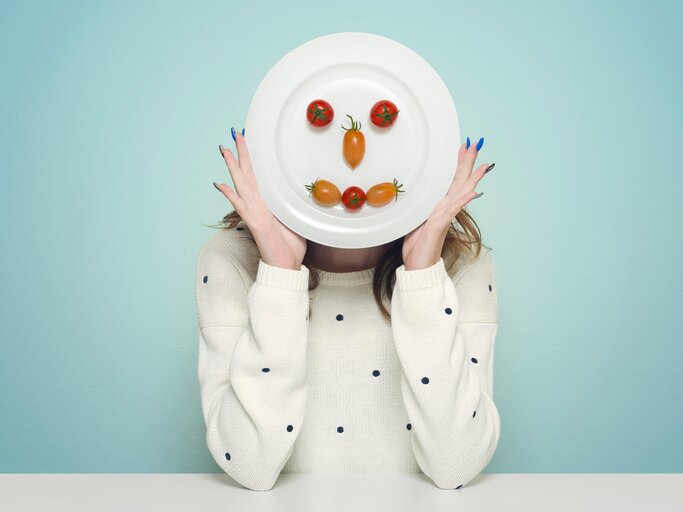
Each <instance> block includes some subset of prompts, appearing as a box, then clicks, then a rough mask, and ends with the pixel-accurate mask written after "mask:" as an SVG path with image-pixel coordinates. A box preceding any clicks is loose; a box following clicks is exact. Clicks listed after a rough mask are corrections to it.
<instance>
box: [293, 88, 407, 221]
mask: <svg viewBox="0 0 683 512" xmlns="http://www.w3.org/2000/svg"><path fill="white" fill-rule="evenodd" d="M398 113H399V109H398V108H397V107H396V105H395V104H394V103H393V102H391V101H389V100H380V101H377V102H376V103H375V104H374V105H373V106H372V108H371V109H370V112H369V118H370V121H371V122H372V124H373V125H375V126H376V127H378V128H382V129H388V128H390V127H392V126H393V125H394V124H395V123H396V120H397V119H398ZM346 116H347V117H348V118H349V119H350V120H351V127H349V128H347V127H344V126H342V127H341V128H342V129H343V130H344V131H346V133H345V134H344V137H343V139H342V154H343V156H344V160H345V161H346V163H348V164H349V165H350V166H351V170H355V169H356V167H357V166H358V165H359V164H360V163H361V161H362V160H363V157H364V156H365V135H364V134H363V132H362V131H361V128H362V123H361V122H360V120H354V119H353V117H352V116H351V115H349V114H346ZM306 120H307V121H308V123H309V124H310V125H311V126H312V127H325V126H328V125H329V124H330V123H332V122H333V120H334V108H332V105H331V104H330V103H329V102H328V101H326V100H324V99H316V100H313V101H311V102H310V103H309V105H308V107H307V108H306ZM402 186H403V185H402V184H399V183H398V182H397V181H396V178H394V180H393V182H383V183H378V184H376V185H374V186H372V187H371V188H370V189H369V190H368V191H367V192H365V191H364V190H363V189H362V188H360V187H358V186H356V185H352V186H350V187H347V188H346V189H345V190H344V192H343V193H342V192H340V190H339V188H338V187H337V186H336V185H335V184H334V183H333V182H332V181H329V180H321V179H320V178H318V179H317V180H315V181H314V182H313V183H311V184H308V185H305V187H306V189H307V190H308V191H309V192H310V194H309V196H310V197H312V198H313V199H314V200H315V202H316V203H318V204H319V205H321V206H328V207H329V206H334V205H336V204H338V203H339V202H340V201H341V202H342V203H343V205H344V207H345V208H346V209H347V210H358V209H360V208H361V207H362V206H363V204H365V203H366V202H367V203H368V204H369V205H371V206H384V205H386V204H388V203H389V202H391V201H392V200H397V199H398V195H399V193H401V192H405V191H404V190H402V189H401V187H402Z"/></svg>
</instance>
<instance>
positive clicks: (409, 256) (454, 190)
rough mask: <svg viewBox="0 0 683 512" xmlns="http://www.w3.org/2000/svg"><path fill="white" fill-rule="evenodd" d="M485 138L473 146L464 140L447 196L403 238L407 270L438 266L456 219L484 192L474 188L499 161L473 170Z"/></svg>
mask: <svg viewBox="0 0 683 512" xmlns="http://www.w3.org/2000/svg"><path fill="white" fill-rule="evenodd" d="M482 143H483V139H481V140H480V141H479V144H477V145H474V144H472V145H471V146H470V147H469V148H467V145H466V144H465V143H463V144H462V145H461V146H460V150H459V151H458V165H457V167H456V170H455V176H454V178H453V182H452V183H451V186H450V188H449V189H448V193H447V194H446V196H445V197H444V198H443V199H441V200H440V201H439V202H438V203H437V204H436V206H434V209H433V210H432V213H431V214H430V215H429V218H428V219H427V220H426V221H424V222H423V223H422V224H420V225H419V226H418V227H416V228H415V229H414V230H412V231H411V232H410V233H408V234H407V235H406V236H405V238H404V239H403V263H404V264H405V269H406V270H419V269H423V268H427V267H431V266H432V265H435V264H436V263H437V262H438V261H439V258H441V251H442V249H443V243H444V240H446V234H447V233H448V229H449V227H450V226H451V222H452V221H453V218H454V217H455V216H456V215H457V214H458V213H459V212H460V210H462V209H463V208H464V207H465V205H467V203H469V202H470V201H471V200H472V199H475V198H477V197H479V196H481V194H483V192H482V193H481V194H477V193H476V191H475V190H474V189H475V187H476V186H477V184H478V183H479V181H480V180H481V179H482V178H483V177H484V174H486V173H487V172H488V171H490V170H491V169H492V168H493V166H494V165H495V164H491V165H490V166H489V164H482V165H480V166H479V167H477V170H476V171H474V172H472V168H473V167H474V161H475V160H476V159H477V155H478V154H479V150H477V146H479V148H480V149H481V144H482Z"/></svg>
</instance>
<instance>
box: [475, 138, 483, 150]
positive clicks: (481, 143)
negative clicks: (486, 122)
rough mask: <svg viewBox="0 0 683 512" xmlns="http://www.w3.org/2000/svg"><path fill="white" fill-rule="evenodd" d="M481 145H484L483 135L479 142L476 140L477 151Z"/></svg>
mask: <svg viewBox="0 0 683 512" xmlns="http://www.w3.org/2000/svg"><path fill="white" fill-rule="evenodd" d="M483 145H484V137H482V138H481V139H479V142H477V151H479V150H480V149H481V147H482V146H483Z"/></svg>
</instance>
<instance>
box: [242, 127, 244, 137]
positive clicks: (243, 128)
mask: <svg viewBox="0 0 683 512" xmlns="http://www.w3.org/2000/svg"><path fill="white" fill-rule="evenodd" d="M242 137H244V128H242Z"/></svg>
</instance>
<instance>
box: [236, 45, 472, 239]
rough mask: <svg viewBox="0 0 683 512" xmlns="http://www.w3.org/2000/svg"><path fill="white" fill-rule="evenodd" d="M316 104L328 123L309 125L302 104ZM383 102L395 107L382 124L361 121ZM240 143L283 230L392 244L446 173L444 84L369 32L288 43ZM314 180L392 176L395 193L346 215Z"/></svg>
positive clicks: (416, 59)
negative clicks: (312, 189)
mask: <svg viewBox="0 0 683 512" xmlns="http://www.w3.org/2000/svg"><path fill="white" fill-rule="evenodd" d="M319 98H320V99H324V100H326V101H328V102H329V103H330V104H331V105H332V108H333V109H334V119H333V120H332V122H331V123H330V124H328V125H327V126H325V127H312V126H310V125H309V123H308V121H307V119H306V107H307V106H308V104H309V103H310V102H311V101H313V100H315V99H319ZM383 99H386V100H390V101H392V102H394V103H395V104H396V106H397V108H398V109H399V114H398V117H397V118H396V122H395V124H394V125H393V126H391V127H389V128H378V127H376V126H375V125H373V124H372V123H371V121H370V109H371V108H372V106H373V105H374V104H375V102H377V101H379V100H383ZM347 114H349V115H351V116H352V117H353V119H354V120H356V121H358V120H360V122H361V131H362V132H363V134H364V135H365V148H366V149H365V155H364V157H363V160H362V161H361V162H360V164H358V165H357V166H356V168H355V169H352V168H351V166H350V165H349V164H348V163H347V162H346V161H345V160H344V157H343V153H342V141H343V137H344V134H345V133H346V132H345V131H344V130H343V129H342V128H341V127H342V126H344V127H345V128H349V127H350V126H351V121H350V119H349V118H348V117H347ZM245 140H246V141H247V145H248V148H249V152H250V155H251V159H252V163H253V166H254V172H255V174H256V178H257V181H258V185H259V190H260V191H261V195H262V196H263V198H264V200H265V201H266V204H267V205H268V207H269V208H270V210H271V211H272V212H273V214H274V215H275V216H276V217H277V218H278V219H280V221H282V223H283V224H285V225H286V226H287V227H289V228H290V229H292V230H293V231H295V232H297V233H299V234H300V235H302V236H304V237H305V238H307V239H309V240H313V241H314V242H318V243H320V244H324V245H328V246H331V247H339V248H360V247H372V246H376V245H381V244H384V243H386V242H389V241H392V240H396V239H397V238H400V237H402V236H403V235H405V234H407V233H408V232H410V231H411V230H412V229H414V228H415V227H417V226H418V225H419V224H421V223H422V222H423V221H424V220H425V219H427V217H428V216H429V214H430V213H431V211H432V208H433V207H434V205H435V204H436V202H437V201H438V200H439V199H441V198H443V197H444V195H445V194H446V192H447V191H448V187H449V186H450V184H451V181H452V179H453V176H454V175H455V168H456V165H457V160H458V155H457V153H458V148H459V146H460V126H459V122H458V114H457V112H456V109H455V105H454V103H453V99H452V98H451V95H450V93H449V92H448V89H447V87H446V86H445V84H444V83H443V81H442V80H441V78H440V77H439V75H438V74H437V73H436V71H435V70H434V69H433V68H432V67H431V66H430V65H429V63H427V61H425V60H424V59H423V58H422V57H420V55H418V54H417V53H415V52H414V51H413V50H411V49H410V48H407V47H406V46H404V45H402V44H400V43H398V42H396V41H394V40H392V39H388V38H386V37H382V36H379V35H376V34H370V33H364V32H341V33H335V34H329V35H325V36H322V37H318V38H316V39H312V40H310V41H308V42H306V43H304V44H302V45H301V46H298V47H297V48H295V49H294V50H292V51H290V52H289V53H287V54H286V55H285V56H284V57H282V58H281V59H280V60H279V61H278V62H277V63H276V64H275V65H274V66H273V67H272V68H271V69H270V70H269V71H268V73H267V74H266V76H265V77H264V78H263V80H262V81H261V83H260V84H259V86H258V88H257V90H256V93H255V94H254V97H253V99H252V102H251V105H250V106H249V112H248V114H247V121H246V124H245ZM317 178H321V179H326V180H329V181H331V182H333V183H334V184H336V185H337V187H338V188H339V190H340V192H342V193H343V192H344V189H346V188H347V187H349V186H351V185H356V186H359V187H361V188H362V189H363V190H364V191H367V190H368V189H369V188H370V187H371V186H373V185H375V184H378V183H382V182H385V181H388V182H392V181H393V179H394V178H396V179H397V180H398V183H402V184H403V190H405V192H403V193H400V194H399V196H398V200H397V201H392V202H391V203H389V204H388V205H386V206H381V207H372V206H370V205H368V204H367V203H365V204H364V205H363V206H362V207H361V208H360V209H359V210H355V211H349V210H347V209H345V208H344V206H343V204H342V203H339V204H337V205H336V206H332V207H325V206H321V205H319V204H317V203H316V202H315V201H314V200H313V198H312V197H310V196H309V191H308V190H307V189H306V188H305V185H307V184H311V183H313V182H314V181H315V180H316V179H317Z"/></svg>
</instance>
